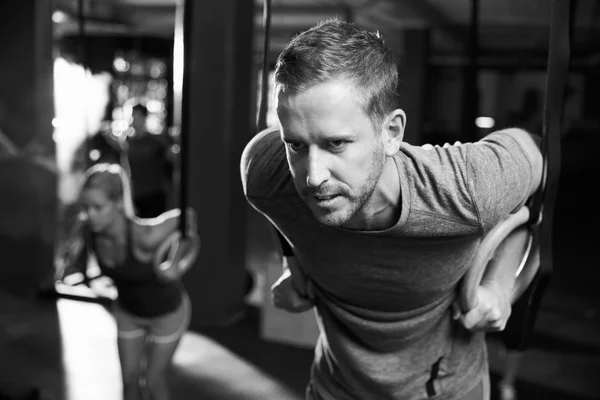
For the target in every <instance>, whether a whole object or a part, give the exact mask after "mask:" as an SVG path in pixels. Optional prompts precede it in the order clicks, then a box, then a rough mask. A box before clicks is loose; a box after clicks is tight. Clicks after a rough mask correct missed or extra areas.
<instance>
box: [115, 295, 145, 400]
mask: <svg viewBox="0 0 600 400" xmlns="http://www.w3.org/2000/svg"><path fill="white" fill-rule="evenodd" d="M114 313H115V319H116V321H117V330H118V337H117V347H118V350H119V361H120V363H121V376H122V378H123V399H124V400H142V399H143V397H142V393H141V390H140V376H141V365H142V354H143V352H144V345H145V343H146V330H145V329H144V327H143V326H142V325H140V324H139V322H138V321H137V320H136V318H135V317H134V316H132V315H130V314H128V313H127V312H125V311H123V310H121V309H120V308H119V306H115V312H114Z"/></svg>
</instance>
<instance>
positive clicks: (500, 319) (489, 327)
mask: <svg viewBox="0 0 600 400" xmlns="http://www.w3.org/2000/svg"><path fill="white" fill-rule="evenodd" d="M509 315H510V310H509V311H508V312H504V313H503V312H502V310H500V308H498V307H491V306H489V305H484V306H478V307H475V308H474V309H472V310H471V311H469V312H468V313H466V314H465V315H463V316H461V317H460V320H461V323H462V324H463V326H464V327H465V328H466V329H468V330H471V331H489V332H499V331H502V330H503V329H504V328H505V327H506V321H507V320H508V316H509Z"/></svg>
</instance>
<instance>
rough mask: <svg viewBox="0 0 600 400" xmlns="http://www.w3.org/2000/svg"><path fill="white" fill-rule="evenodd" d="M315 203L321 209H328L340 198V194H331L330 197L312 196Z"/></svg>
mask: <svg viewBox="0 0 600 400" xmlns="http://www.w3.org/2000/svg"><path fill="white" fill-rule="evenodd" d="M311 197H312V198H313V199H314V201H315V202H316V203H317V205H318V206H320V207H328V206H331V205H333V203H334V202H335V200H336V199H337V198H338V197H340V195H339V194H329V195H312V196H311Z"/></svg>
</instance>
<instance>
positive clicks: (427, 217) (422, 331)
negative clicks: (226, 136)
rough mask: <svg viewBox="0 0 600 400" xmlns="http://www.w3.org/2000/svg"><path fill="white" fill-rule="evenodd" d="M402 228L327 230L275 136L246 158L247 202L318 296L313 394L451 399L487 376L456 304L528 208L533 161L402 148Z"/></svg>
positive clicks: (502, 145)
mask: <svg viewBox="0 0 600 400" xmlns="http://www.w3.org/2000/svg"><path fill="white" fill-rule="evenodd" d="M394 161H395V162H396V165H397V168H398V176H399V180H400V185H401V204H402V211H401V215H400V218H399V220H398V221H397V223H396V224H395V225H394V226H393V227H391V228H389V229H386V230H381V231H355V230H347V229H343V228H331V227H326V226H323V225H320V224H319V223H318V222H317V221H316V220H315V218H314V217H313V215H312V213H311V212H310V210H309V209H308V208H307V206H306V205H305V204H304V203H303V201H302V200H301V198H300V197H299V196H298V195H297V192H296V189H295V187H294V185H293V182H292V178H291V175H290V172H289V168H288V165H287V161H286V157H285V148H284V144H283V142H282V141H281V139H280V137H279V132H278V131H277V130H274V129H271V130H267V131H264V132H261V133H260V134H259V135H257V136H256V137H255V138H254V139H253V140H252V141H251V142H250V143H249V144H248V146H247V148H246V151H245V153H244V156H243V158H242V166H241V173H242V182H243V185H244V190H245V194H246V196H247V199H248V201H249V202H250V203H251V204H252V205H253V206H254V207H255V208H256V209H257V210H258V211H260V212H261V213H262V214H264V215H265V216H266V217H267V218H268V219H269V220H271V222H273V223H274V225H275V226H276V227H277V228H278V229H279V230H280V231H281V232H282V234H283V235H284V236H285V237H286V238H287V239H288V240H289V241H290V243H291V244H292V246H293V249H294V253H295V255H296V257H297V259H298V261H299V263H300V265H301V266H302V269H303V270H304V272H305V273H306V274H307V276H308V278H309V279H311V280H312V283H313V284H314V287H315V291H316V311H317V317H318V319H319V325H320V330H321V334H320V337H319V341H318V344H317V347H316V349H315V360H314V364H313V367H312V381H313V382H312V385H313V390H316V391H317V392H318V393H319V394H320V396H321V397H323V398H325V399H329V398H335V399H403V400H405V399H423V398H432V397H433V398H435V399H452V398H457V397H460V396H462V395H463V394H465V393H466V392H468V391H469V390H470V389H472V388H473V387H474V386H475V385H477V383H478V382H479V381H480V380H481V378H482V375H483V374H484V373H485V371H486V364H487V355H486V350H485V341H484V335H483V334H482V333H473V332H470V331H467V330H466V329H464V328H463V327H462V325H461V324H460V323H459V322H458V321H454V320H452V317H451V312H450V306H451V303H452V301H453V300H454V298H455V295H456V292H457V287H458V283H459V281H460V279H461V277H462V276H463V275H464V274H465V272H466V270H467V269H468V268H469V266H470V264H471V260H472V257H473V255H474V252H475V251H476V249H477V246H478V244H479V241H480V239H481V238H482V236H483V235H484V234H485V233H486V232H488V231H489V230H490V229H491V228H493V227H494V226H495V225H496V224H497V223H498V222H499V221H501V220H502V219H504V218H505V217H506V216H507V215H508V214H509V213H511V212H512V211H514V210H516V209H518V208H519V207H520V206H522V205H523V204H524V203H525V201H526V197H527V195H528V193H529V189H530V185H531V180H532V172H531V171H532V167H531V161H530V160H529V158H528V157H527V155H526V153H525V152H524V151H523V150H522V149H521V148H520V147H519V144H518V143H517V141H516V140H514V139H513V138H512V137H511V136H510V135H508V134H503V133H497V134H492V135H489V136H488V137H486V138H485V139H483V140H481V141H479V142H477V143H467V144H463V145H460V146H443V147H439V146H434V147H433V148H425V147H417V146H411V145H408V144H403V145H402V147H401V149H400V151H399V152H398V154H397V155H396V156H395V157H394Z"/></svg>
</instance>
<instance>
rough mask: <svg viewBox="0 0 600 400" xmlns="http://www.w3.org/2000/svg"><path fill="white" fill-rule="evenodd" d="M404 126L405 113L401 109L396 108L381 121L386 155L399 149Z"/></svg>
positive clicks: (390, 154) (391, 154)
mask: <svg viewBox="0 0 600 400" xmlns="http://www.w3.org/2000/svg"><path fill="white" fill-rule="evenodd" d="M405 127H406V114H404V111H403V110H401V109H399V108H398V109H396V110H394V111H392V112H391V113H390V114H389V115H388V116H387V117H386V119H385V122H384V123H383V139H384V143H383V146H384V149H385V154H386V155H387V156H389V157H391V156H393V155H395V154H396V153H398V150H400V144H401V143H402V139H403V138H404V128H405Z"/></svg>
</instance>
